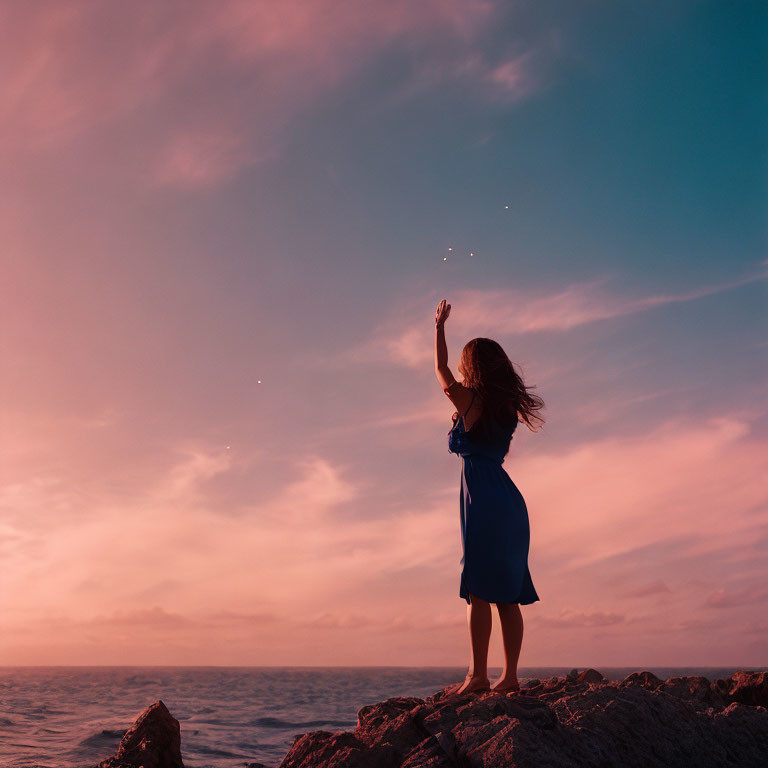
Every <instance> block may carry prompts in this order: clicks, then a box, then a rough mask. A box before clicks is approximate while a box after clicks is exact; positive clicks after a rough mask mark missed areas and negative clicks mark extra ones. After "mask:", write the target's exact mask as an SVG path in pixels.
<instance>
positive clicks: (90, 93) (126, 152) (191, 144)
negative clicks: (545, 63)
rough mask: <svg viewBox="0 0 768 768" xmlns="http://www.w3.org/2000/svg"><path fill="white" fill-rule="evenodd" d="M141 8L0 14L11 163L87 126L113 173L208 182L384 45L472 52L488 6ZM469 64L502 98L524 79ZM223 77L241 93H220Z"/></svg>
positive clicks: (451, 1) (268, 146)
mask: <svg viewBox="0 0 768 768" xmlns="http://www.w3.org/2000/svg"><path fill="white" fill-rule="evenodd" d="M141 6H142V10H141V12H140V13H139V12H137V10H136V6H135V5H131V6H123V5H119V4H109V5H101V4H94V3H91V2H86V1H85V0H79V1H78V0H73V2H69V3H66V4H64V5H62V4H61V3H57V2H43V3H36V4H34V5H29V4H17V5H15V6H13V7H11V8H6V9H5V10H4V14H5V19H4V25H5V27H6V28H7V29H10V30H13V33H12V34H10V35H8V36H7V39H6V45H5V46H4V51H3V53H2V54H0V61H1V62H3V63H5V65H6V66H5V67H4V69H5V71H7V72H8V73H10V75H9V79H8V81H7V83H6V89H5V93H6V98H4V100H3V105H2V106H0V118H2V121H1V122H2V124H3V125H4V126H5V128H4V131H3V132H2V134H0V138H2V139H3V145H4V147H5V150H6V152H7V153H8V155H9V157H13V156H15V155H17V154H18V153H19V152H22V153H25V152H36V151H39V150H40V149H46V148H47V149H55V150H58V149H60V148H61V147H62V146H65V145H66V144H67V143H68V142H70V141H71V140H73V139H74V138H76V137H78V136H82V135H96V134H98V135H101V136H102V137H103V139H104V141H106V142H107V144H109V145H110V150H109V154H110V161H114V159H115V158H116V157H121V158H124V159H123V160H122V161H121V163H120V166H121V172H124V173H134V172H138V176H139V178H149V179H150V180H152V181H154V182H155V183H159V184H167V185H170V186H172V187H177V188H190V189H200V188H203V187H205V186H207V185H211V184H218V183H220V182H222V181H225V180H227V179H229V178H231V177H233V176H234V175H235V174H236V173H237V172H238V171H239V170H240V169H242V168H245V167H248V166H250V165H252V164H254V163H257V162H259V161H260V160H261V159H263V158H264V157H267V156H271V155H272V154H273V153H274V152H275V150H276V142H277V140H278V137H279V135H280V133H281V131H282V127H283V126H284V125H285V123H286V122H287V121H288V120H290V119H292V117H293V116H294V115H296V114H297V113H298V112H299V111H300V110H303V109H306V108H307V107H308V106H310V105H311V104H313V103H314V102H315V101H316V100H317V99H319V98H321V97H322V96H323V95H324V94H326V93H327V92H328V91H329V90H330V89H333V88H336V87H338V86H339V85H340V84H342V83H344V82H346V81H347V80H349V79H350V78H353V77H354V76H355V75H356V74H357V73H358V72H359V71H360V68H361V67H362V66H363V64H364V63H365V62H366V61H367V60H369V59H371V58H374V57H375V56H377V55H378V54H379V53H380V52H382V51H384V50H385V49H386V48H387V46H389V45H390V44H391V43H392V42H393V41H400V40H406V39H407V40H410V41H411V42H412V43H413V44H417V45H421V46H422V47H423V48H424V50H425V52H426V54H427V58H430V57H431V58H433V60H435V61H436V62H438V63H437V64H436V65H437V66H438V67H443V64H440V63H439V61H445V60H447V59H448V58H450V57H447V54H445V53H441V50H442V49H441V48H440V47H439V46H436V47H434V50H431V49H430V47H429V45H428V43H429V41H430V40H432V39H433V38H439V39H446V40H449V41H452V46H451V57H455V56H461V55H462V52H466V51H470V52H471V51H473V50H474V49H475V48H476V46H477V45H478V36H479V35H480V34H481V33H482V31H483V30H484V29H485V28H486V27H487V25H488V24H489V23H490V22H491V21H492V19H493V16H494V12H495V9H496V4H495V3H490V2H469V1H468V0H426V2H421V3H409V2H407V1H406V0H393V1H392V2H388V3H373V2H370V3H365V2H363V3H350V4H345V5H343V6H340V5H339V4H338V3H335V2H333V1H332V0H308V2H300V1H299V0H285V2H282V3H280V4H279V6H278V5H276V4H275V3H272V2H269V0H259V1H257V2H253V1H252V0H222V2H217V3H214V4H212V3H206V2H189V3H185V4H184V6H183V9H182V8H181V7H180V6H177V5H175V4H170V5H169V4H165V5H163V4H155V3H142V4H141ZM115 30H119V34H115ZM107 41H109V42H108V43H107ZM472 55H476V54H472ZM435 57H436V58H435ZM471 69H472V72H471V73H470V74H471V75H472V76H473V77H476V78H478V79H479V80H483V79H486V78H489V79H490V81H491V82H493V83H496V84H497V85H498V86H499V88H501V89H502V90H504V91H506V92H508V93H511V92H517V91H519V90H520V89H521V87H522V86H521V84H522V82H523V81H524V80H525V78H524V77H523V75H522V61H517V63H515V62H513V61H510V62H506V63H502V64H499V65H497V66H496V68H495V69H493V70H492V71H491V72H490V73H489V72H488V67H487V66H486V65H484V64H482V63H479V62H478V63H476V64H475V65H474V66H473V67H471ZM225 75H226V76H227V77H229V78H230V82H231V81H233V80H237V81H239V82H240V87H239V88H238V89H236V90H232V88H231V87H220V82H223V78H224V76H225ZM526 82H527V80H526ZM203 83H204V85H202V84H203ZM112 135H114V137H115V138H114V139H112V138H110V137H111V136H112ZM136 166H138V168H137V167H136Z"/></svg>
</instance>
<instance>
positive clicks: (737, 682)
mask: <svg viewBox="0 0 768 768" xmlns="http://www.w3.org/2000/svg"><path fill="white" fill-rule="evenodd" d="M728 697H729V699H730V700H731V701H738V702H739V703H741V704H750V705H752V706H761V707H768V672H746V671H743V670H740V671H738V672H735V673H734V674H733V675H732V676H731V678H730V686H729V688H728Z"/></svg>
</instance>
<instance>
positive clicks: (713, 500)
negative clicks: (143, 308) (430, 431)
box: [0, 416, 768, 664]
mask: <svg viewBox="0 0 768 768" xmlns="http://www.w3.org/2000/svg"><path fill="white" fill-rule="evenodd" d="M406 428H407V425H401V427H400V429H401V430H404V429H406ZM412 429H414V430H419V431H423V425H419V424H418V423H416V422H414V424H413V427H412ZM528 439H533V436H530V435H527V434H525V433H522V434H521V440H520V441H518V443H517V444H516V445H515V446H513V450H512V453H511V454H510V456H509V457H508V460H507V462H505V465H506V467H507V471H508V472H509V473H510V476H511V477H512V478H513V479H514V481H515V483H516V484H517V485H518V487H519V488H520V489H521V491H522V492H523V495H524V497H525V499H526V503H527V505H528V509H529V514H530V519H531V532H532V538H531V553H530V558H529V563H530V567H531V570H532V574H533V576H534V579H535V583H536V585H537V589H538V590H539V593H540V596H541V597H542V602H541V603H537V604H535V605H533V606H528V607H526V609H525V615H526V617H527V619H526V623H527V626H528V630H527V631H528V640H527V643H528V644H527V646H526V656H525V661H524V663H527V664H535V663H553V659H555V660H560V661H562V662H563V663H567V659H568V658H569V657H568V656H567V655H565V653H566V651H565V648H564V646H562V644H561V643H562V640H558V639H557V638H558V637H559V638H562V637H564V636H565V635H564V633H562V632H558V631H557V630H560V629H567V628H572V629H578V631H579V636H578V637H579V638H580V639H576V637H575V636H574V637H571V639H570V641H569V642H570V643H571V644H570V645H569V647H568V653H577V652H578V653H581V654H583V655H582V656H581V658H582V660H584V659H586V654H587V653H588V652H589V653H595V654H603V656H602V657H601V658H602V659H603V660H602V662H601V663H603V664H605V663H609V661H608V660H609V659H611V658H614V656H615V663H622V657H620V652H621V654H622V655H623V662H626V663H630V662H629V661H628V658H630V657H631V654H632V653H636V654H637V653H639V652H640V648H641V646H642V643H644V642H645V641H646V640H647V638H648V637H663V638H664V640H663V642H662V646H663V648H664V649H665V650H664V653H665V654H672V655H674V653H676V651H675V648H676V647H677V644H678V643H680V649H681V650H680V654H681V655H680V657H679V658H680V659H682V655H683V654H689V652H690V655H686V659H687V658H696V657H697V654H699V657H700V658H706V655H707V653H709V652H710V651H709V650H707V648H708V647H709V646H707V647H705V646H704V645H703V639H702V640H701V643H702V644H701V646H700V647H699V645H697V643H699V642H700V639H699V636H698V635H696V634H693V635H691V633H695V629H696V627H698V626H699V624H698V623H697V622H700V621H702V620H703V619H702V617H700V616H699V615H698V612H697V611H698V608H697V606H698V605H700V602H701V598H700V597H699V598H697V595H701V594H702V593H703V594H707V593H709V594H710V598H709V604H710V605H711V606H712V607H716V606H718V605H719V606H725V605H726V604H728V605H730V606H731V607H732V610H733V612H734V616H736V617H741V616H742V614H741V613H740V612H741V611H749V612H752V611H754V610H756V609H757V608H758V607H759V606H760V605H762V604H763V603H764V602H765V596H764V595H763V596H761V593H759V591H756V590H754V589H753V590H751V591H750V590H748V589H746V588H737V589H735V590H730V589H729V590H725V591H723V589H722V588H721V587H720V586H719V582H721V581H722V579H723V578H724V577H725V575H726V574H728V573H729V572H731V571H736V570H737V571H738V572H739V573H740V574H741V576H742V578H744V579H757V578H759V574H760V571H761V568H762V566H761V565H760V564H759V563H757V562H756V561H755V562H753V563H752V564H750V563H749V562H748V561H746V560H744V559H743V556H742V557H741V559H739V553H745V552H748V551H749V548H750V542H752V541H755V539H754V536H755V531H756V530H759V529H761V528H763V527H764V526H765V524H766V522H768V521H766V520H764V519H763V518H764V512H762V511H760V510H762V509H764V507H761V505H760V502H761V500H764V495H765V494H764V488H763V484H762V483H761V482H760V480H759V478H760V477H761V475H760V472H759V468H760V466H761V462H762V460H763V456H764V455H765V447H764V445H763V444H762V443H761V442H760V441H759V440H758V439H757V438H756V437H754V436H753V435H752V434H751V432H750V428H749V424H748V423H747V422H745V421H743V420H740V419H738V418H735V417H728V416H723V417H721V418H718V419H712V420H709V421H706V420H704V421H701V420H698V419H697V420H694V421H690V422H688V421H682V420H675V421H668V422H666V423H662V424H660V425H656V426H654V427H650V428H649V429H648V430H647V431H646V432H644V433H641V434H631V435H623V436H622V435H615V436H613V437H610V438H604V439H594V440H590V441H585V442H583V443H580V444H578V443H577V444H573V445H570V446H567V447H562V448H559V449H556V450H548V449H547V446H546V445H542V446H541V447H540V449H539V451H538V452H535V453H530V452H529V451H528V450H527V449H526V446H525V445H524V443H525V442H527V440H528ZM173 455H174V462H173V463H171V464H170V465H169V466H167V467H165V468H162V469H158V474H157V477H156V479H155V481H154V482H152V483H149V484H148V485H147V487H146V491H145V492H144V493H143V494H141V495H140V496H136V497H127V498H121V497H120V496H119V494H115V493H112V492H110V487H109V484H106V485H105V486H104V487H103V488H102V490H101V491H99V493H98V494H94V495H91V496H89V497H87V498H80V499H79V504H85V505H86V506H85V508H84V509H83V508H80V509H78V514H77V517H74V518H73V517H71V516H70V515H62V514H60V515H59V516H58V518H57V517H56V516H54V517H51V518H49V519H48V523H47V524H46V526H45V527H44V528H41V527H40V526H39V524H38V522H37V521H35V520H34V519H32V518H33V517H34V516H27V517H25V516H23V515H20V516H18V517H16V518H3V519H4V521H5V523H4V525H5V529H4V532H5V534H6V543H5V552H4V557H5V562H6V565H7V568H6V572H5V574H4V587H5V589H4V591H3V593H2V596H0V600H1V601H2V604H1V605H0V609H1V610H2V614H3V617H4V619H3V622H4V629H5V631H4V632H3V633H2V635H3V638H4V639H3V640H0V652H2V653H4V656H5V658H7V659H10V660H13V661H16V662H21V661H23V660H25V659H34V660H38V661H39V660H49V661H56V660H59V661H61V660H62V659H68V660H69V661H70V662H72V663H74V662H76V661H77V660H79V659H84V658H85V656H82V655H80V654H84V653H85V650H88V649H91V650H92V648H91V646H90V644H89V643H90V641H89V640H87V638H89V637H90V636H91V635H89V634H88V633H89V632H91V631H92V629H93V628H95V627H96V626H97V625H98V626H99V633H98V634H99V641H100V642H101V646H100V648H101V649H102V650H100V651H99V652H98V653H97V655H96V656H92V657H91V660H92V659H93V658H98V659H100V660H101V661H100V662H99V663H110V660H111V659H112V660H113V659H114V657H113V656H110V655H109V649H110V648H116V647H118V645H119V644H121V643H123V642H126V643H128V645H127V646H126V647H128V648H131V649H133V651H131V652H132V653H133V654H134V656H132V658H135V659H136V663H142V661H143V662H146V663H163V662H168V661H170V660H171V655H170V654H173V658H174V659H176V660H177V663H196V662H197V663H203V662H205V663H213V661H212V660H216V659H219V660H220V662H221V663H300V662H298V661H297V659H301V660H302V661H303V662H304V663H315V662H316V663H344V658H347V657H348V658H354V659H357V661H356V662H355V663H366V660H367V662H368V663H370V657H369V656H365V654H364V653H363V650H362V649H363V648H365V649H367V650H366V653H375V652H377V651H378V650H381V649H380V648H379V645H380V643H381V642H383V641H382V640H381V638H382V637H383V636H385V635H386V636H387V637H390V638H391V637H392V636H393V635H394V636H397V637H398V647H399V648H400V649H401V650H400V652H399V653H400V655H399V656H392V655H388V654H389V652H386V651H383V650H382V653H383V654H384V655H383V656H382V658H388V659H390V660H392V662H393V663H403V662H405V661H406V660H408V662H409V663H410V662H413V663H420V662H419V661H418V659H419V658H420V656H419V654H420V653H421V651H420V650H419V649H420V648H421V647H423V646H424V644H425V643H427V644H430V643H431V644H433V646H434V648H435V649H436V650H435V651H434V653H433V655H432V656H431V659H432V662H431V663H443V662H445V663H452V662H451V660H452V659H453V660H455V659H456V658H458V657H459V656H460V654H461V653H462V649H463V643H464V641H465V637H464V634H465V626H464V625H465V622H466V617H465V611H464V610H463V608H464V606H463V605H460V604H459V602H460V601H459V600H458V597H457V594H456V591H457V585H458V582H457V578H458V568H459V565H458V561H459V557H460V543H459V532H458V509H457V505H458V499H457V497H456V493H457V487H456V484H455V479H456V478H455V475H454V473H453V471H452V470H453V468H454V466H455V465H452V464H451V465H449V464H448V463H447V462H448V461H449V460H450V459H452V458H453V457H448V456H446V478H445V480H446V484H445V487H443V486H442V485H440V484H438V485H437V486H436V487H435V488H432V489H429V488H427V489H425V488H423V476H422V475H421V474H420V470H418V468H416V469H415V470H414V471H415V472H416V475H417V476H418V478H416V477H409V476H407V475H404V476H403V477H401V478H400V479H399V480H398V482H399V483H401V484H402V487H403V491H402V497H403V499H405V498H407V497H408V491H407V488H409V487H411V485H410V484H412V483H413V482H416V480H417V479H418V483H419V486H418V487H419V488H421V492H422V493H423V494H424V496H423V497H422V498H429V499H430V502H429V503H428V504H424V503H423V501H421V500H420V501H419V503H418V504H412V505H410V504H407V503H402V501H400V503H398V504H396V505H394V506H391V505H390V503H389V502H388V503H386V504H385V503H383V502H381V501H377V496H378V494H377V485H376V482H374V483H373V484H370V485H369V484H368V483H364V482H362V481H361V479H360V477H359V476H357V475H356V474H355V473H354V471H353V464H352V462H351V461H350V463H349V464H342V463H339V462H338V461H336V462H332V461H329V460H328V459H325V458H323V457H321V456H317V455H312V454H308V455H305V456H302V457H300V458H299V459H298V460H297V461H296V465H295V472H294V475H295V476H294V477H293V478H291V479H290V480H289V481H288V482H286V483H284V484H283V485H282V487H281V488H280V489H279V490H278V491H277V492H276V493H274V494H271V495H270V496H268V497H263V498H255V499H254V500H253V503H252V504H251V505H250V507H249V508H248V509H247V511H246V512H245V513H244V514H241V515H239V516H236V517H235V516H230V515H227V514H225V513H224V510H222V509H219V508H217V505H216V504H215V497H211V496H209V495H206V494H203V493H201V489H202V487H203V486H204V484H206V483H208V482H210V481H211V479H215V478H227V477H228V476H229V475H230V474H231V473H232V472H233V471H234V469H235V467H236V466H237V461H238V459H237V458H236V456H234V455H233V454H232V453H231V452H228V451H226V449H218V448H217V449H206V448H205V447H204V446H202V445H201V444H198V443H188V444H182V445H179V446H176V447H175V449H174V453H173ZM250 461H253V462H254V463H253V470H252V471H257V467H258V464H259V462H260V461H261V459H260V457H259V456H258V455H254V456H253V458H252V459H250ZM714 468H716V469H714ZM379 482H387V481H385V480H381V481H379ZM15 485H16V488H15V490H14V492H13V496H11V497H7V498H8V499H9V500H10V503H11V504H13V505H15V504H17V503H18V501H19V499H23V498H24V488H25V483H24V480H23V478H18V479H17V480H16V481H15ZM33 488H34V491H33V492H34V494H35V496H34V501H32V499H30V502H29V503H30V504H34V505H38V504H39V505H41V507H45V505H46V494H47V493H52V494H53V498H56V495H57V494H59V493H61V489H57V488H56V487H55V486H53V485H50V486H39V485H38V486H36V487H35V486H33ZM575 489H576V490H575ZM6 490H7V489H6ZM69 494H70V496H69V499H67V498H66V496H65V498H63V499H60V501H59V503H64V507H63V508H71V509H75V507H76V505H75V504H74V503H73V502H74V500H75V499H77V491H76V489H75V488H70V490H69ZM14 499H15V501H14ZM349 505H352V507H351V508H352V509H354V505H357V506H358V508H359V512H358V513H356V514H355V513H352V514H350V513H347V512H346V510H347V508H349ZM722 509H728V510H729V515H727V516H726V515H723V514H721V510H722ZM342 510H345V511H344V513H342ZM745 510H750V514H749V515H745V514H743V513H744V511H745ZM30 552H34V553H35V557H34V558H31V557H30ZM118 563H122V564H126V567H116V564H118ZM642 570H646V571H647V572H649V573H650V572H653V573H654V574H656V575H655V576H654V577H653V578H648V579H647V580H646V581H645V582H642V581H640V582H639V583H638V575H637V574H638V571H642ZM52 573H55V574H56V581H57V590H56V592H55V593H53V592H52V591H51V589H50V574H52ZM169 574H172V575H173V579H172V580H171V581H169ZM84 580H90V582H91V584H92V586H91V587H90V588H89V589H88V590H85V591H83V590H79V589H78V588H77V587H78V585H80V584H82V583H83V582H84ZM669 581H674V583H675V584H676V585H677V586H676V589H675V591H674V592H671V591H669V589H668V588H667V587H666V584H667V583H668V582H669ZM62 592H65V593H66V594H67V595H68V600H67V604H66V607H63V606H62V603H61V601H60V599H59V595H60V594H61V593H62ZM622 595H631V596H633V597H634V598H637V597H640V596H643V597H644V598H645V601H646V602H644V606H645V611H644V613H643V614H638V615H628V612H627V610H626V606H625V604H624V601H623V598H622V597H621V596H622ZM761 600H762V601H763V602H762V603H761ZM371 601H374V602H375V605H376V611H375V613H372V612H371V611H370V604H371ZM116 604H117V605H120V606H121V608H120V609H119V610H115V607H114V606H115V605H116ZM750 615H751V614H750ZM64 619H66V621H63V620H64ZM744 620H745V621H747V620H748V617H747V616H745V617H744ZM46 627H48V628H51V627H57V629H56V632H54V633H52V632H49V631H46V629H45V628H46ZM89 627H90V629H89ZM222 627H225V628H226V632H227V636H228V641H229V640H231V644H230V645H229V646H228V647H229V651H228V655H226V656H221V655H219V652H218V651H216V650H214V644H215V637H216V632H217V631H218V632H219V633H220V632H221V629H222ZM217 628H218V629H217ZM150 632H152V633H154V635H155V637H154V639H153V640H152V641H151V642H149V641H148V640H147V634H148V633H150ZM126 633H127V635H126ZM317 633H320V634H317ZM286 634H287V635H289V636H290V637H291V638H292V640H291V642H290V644H289V645H288V646H286V645H285V644H284V637H285V636H286ZM708 637H709V638H710V641H711V642H712V643H715V642H717V643H721V644H723V647H724V648H725V647H731V648H737V647H740V646H739V645H738V643H739V642H740V641H739V640H738V638H734V637H732V636H731V628H728V627H715V628H714V629H713V632H712V633H710V634H709V635H708ZM23 638H27V640H30V642H26V640H25V641H23V640H22V639H23ZM42 638H47V640H45V642H44V641H43V639H42ZM126 638H127V639H126ZM160 638H163V639H164V642H165V645H163V643H161V642H160ZM254 638H258V648H259V656H258V658H256V657H254V656H253V655H252V654H253V643H254ZM633 638H636V639H633ZM644 638H645V639H644ZM494 642H498V639H497V640H495V641H494ZM350 644H354V646H355V648H354V649H350ZM494 648H495V650H494V651H493V653H495V654H498V653H499V646H498V645H494ZM78 649H80V650H78ZM697 649H698V650H697ZM345 654H346V656H345ZM628 654H629V656H628ZM571 658H572V657H571ZM659 658H661V657H659ZM664 658H666V659H667V660H669V655H667V656H666V657H664ZM86 663H87V662H86ZM421 663H430V662H429V659H428V658H427V656H426V655H425V656H424V659H423V661H422V662H421ZM578 663H581V661H579V662H578ZM589 663H591V662H589ZM658 663H660V662H658Z"/></svg>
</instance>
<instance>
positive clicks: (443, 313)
mask: <svg viewBox="0 0 768 768" xmlns="http://www.w3.org/2000/svg"><path fill="white" fill-rule="evenodd" d="M450 313H451V305H450V304H446V301H445V299H443V300H442V301H441V302H440V303H439V304H438V305H437V309H436V310H435V327H439V326H441V325H443V323H445V321H446V320H447V319H448V315H449V314H450Z"/></svg>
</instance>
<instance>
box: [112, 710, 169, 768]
mask: <svg viewBox="0 0 768 768" xmlns="http://www.w3.org/2000/svg"><path fill="white" fill-rule="evenodd" d="M98 768H184V763H183V762H182V760H181V729H180V728H179V721H178V720H177V719H176V718H175V717H173V715H171V713H170V712H169V711H168V708H167V707H166V706H165V704H163V702H162V701H156V702H155V703H154V704H152V705H151V706H149V707H147V708H146V709H145V710H144V711H143V712H142V713H141V714H140V715H139V717H138V718H137V720H136V722H135V723H134V724H133V726H131V728H130V729H129V730H128V731H126V733H125V736H123V739H122V741H121V742H120V746H118V748H117V752H115V754H114V755H113V756H112V757H108V758H107V759H106V760H102V761H101V762H100V763H99V765H98Z"/></svg>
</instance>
